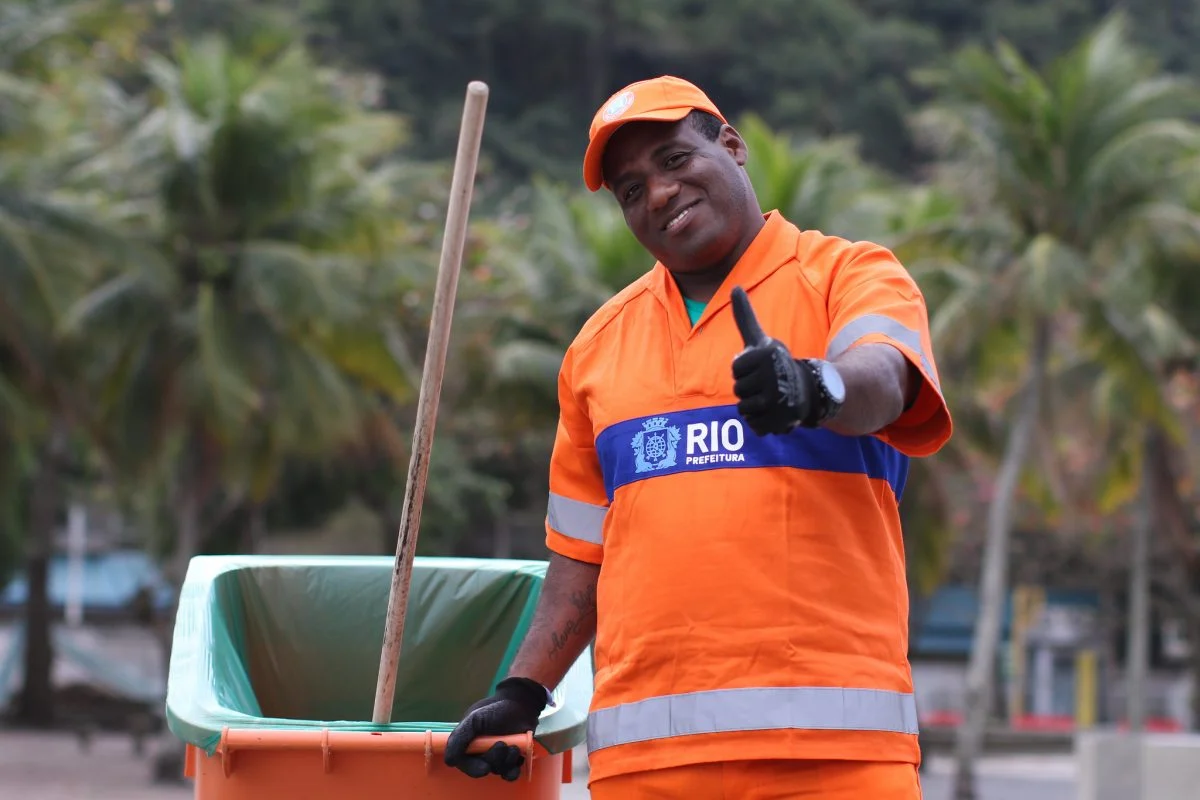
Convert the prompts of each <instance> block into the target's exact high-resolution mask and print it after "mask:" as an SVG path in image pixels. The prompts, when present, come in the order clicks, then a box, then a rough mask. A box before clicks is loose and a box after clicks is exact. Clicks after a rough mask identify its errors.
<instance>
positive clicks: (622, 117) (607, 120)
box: [583, 75, 726, 192]
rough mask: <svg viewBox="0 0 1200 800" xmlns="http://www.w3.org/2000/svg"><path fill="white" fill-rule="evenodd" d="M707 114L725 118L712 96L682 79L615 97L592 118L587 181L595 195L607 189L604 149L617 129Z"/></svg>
mask: <svg viewBox="0 0 1200 800" xmlns="http://www.w3.org/2000/svg"><path fill="white" fill-rule="evenodd" d="M695 110H700V111H707V112H709V113H710V114H713V115H714V116H716V117H717V118H718V119H720V120H721V122H725V121H726V120H725V117H724V116H723V115H722V114H721V112H720V111H719V110H717V106H716V105H715V104H714V103H713V101H712V100H709V99H708V95H706V94H705V93H704V92H702V91H700V89H699V88H698V87H696V86H695V85H693V84H691V83H688V82H687V81H685V80H683V79H682V78H676V77H673V76H671V75H662V76H660V77H658V78H651V79H649V80H645V81H638V82H637V83H631V84H629V85H628V86H626V87H625V88H624V89H621V90H620V91H619V92H617V93H616V94H614V95H613V96H612V97H610V98H608V100H607V101H606V102H605V103H604V105H602V106H601V107H600V109H599V110H598V111H597V112H596V115H595V116H594V117H592V127H591V130H590V131H589V132H588V147H587V152H586V153H584V155H583V180H584V182H585V183H586V184H587V187H588V188H589V189H591V190H592V191H593V192H594V191H596V190H597V189H599V188H600V187H601V186H603V185H604V176H603V170H602V169H601V164H602V162H603V160H604V148H605V146H606V145H607V144H608V140H609V139H610V138H612V135H613V134H614V133H616V131H617V128H619V127H621V126H622V125H624V124H625V123H627V122H634V121H636V120H650V121H654V122H676V121H678V120H681V119H683V118H684V117H686V116H687V115H688V114H690V113H691V112H692V111H695Z"/></svg>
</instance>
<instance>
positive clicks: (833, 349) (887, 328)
mask: <svg viewBox="0 0 1200 800" xmlns="http://www.w3.org/2000/svg"><path fill="white" fill-rule="evenodd" d="M872 333H882V334H883V335H884V336H887V337H889V338H891V339H895V340H896V341H897V342H899V343H900V344H902V345H905V346H906V347H910V348H912V350H913V351H914V352H915V353H916V354H917V355H919V356H920V357H921V366H922V367H923V368H924V369H925V374H927V375H928V376H929V377H930V378H931V379H932V380H933V383H934V386H937V387H938V391H941V386H940V385H938V380H937V377H936V376H935V375H934V373H933V366H932V365H931V364H930V363H929V359H928V358H927V357H926V355H925V348H924V347H922V346H921V334H919V333H917V332H916V331H914V330H913V329H912V328H909V327H907V326H905V325H902V324H900V323H899V322H897V321H896V320H894V319H892V318H891V317H885V316H884V315H883V314H865V315H863V316H861V317H859V318H857V319H854V320H851V321H850V322H849V323H847V324H846V325H845V326H844V327H843V328H842V329H841V330H840V331H838V332H837V336H834V337H833V341H831V342H830V343H829V347H827V348H826V349H825V358H826V359H828V360H830V361H832V360H833V359H835V358H837V357H838V356H840V355H841V354H842V353H844V352H846V351H847V350H849V349H850V346H851V345H853V344H854V343H855V342H857V341H858V340H859V339H861V338H862V337H864V336H867V335H868V334H872Z"/></svg>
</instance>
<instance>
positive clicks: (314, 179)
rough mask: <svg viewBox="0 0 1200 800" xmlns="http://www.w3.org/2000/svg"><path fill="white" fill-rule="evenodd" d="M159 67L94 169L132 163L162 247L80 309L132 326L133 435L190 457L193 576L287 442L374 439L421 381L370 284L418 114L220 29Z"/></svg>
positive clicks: (105, 321)
mask: <svg viewBox="0 0 1200 800" xmlns="http://www.w3.org/2000/svg"><path fill="white" fill-rule="evenodd" d="M146 71H147V73H148V75H149V77H150V78H151V79H152V80H153V82H154V99H153V101H152V103H151V105H149V106H148V107H147V109H146V111H145V113H144V115H143V116H142V117H141V119H140V120H138V122H137V124H136V126H135V127H133V129H132V130H131V131H130V132H129V135H128V136H127V137H126V139H125V140H124V141H123V143H122V145H121V146H120V147H117V148H113V149H111V150H109V151H107V152H105V153H104V154H103V155H102V156H100V157H98V158H96V159H94V160H93V161H92V162H91V163H90V164H88V166H87V172H88V174H90V175H96V176H100V175H118V176H121V183H122V184H123V185H122V186H120V187H117V188H120V189H121V190H122V191H123V192H124V196H125V197H126V198H127V202H128V203H129V204H130V205H131V207H134V208H143V209H144V213H143V214H142V215H141V216H140V217H138V218H135V219H133V220H131V222H130V225H131V230H133V231H136V232H137V234H138V235H139V236H141V237H143V238H144V239H145V240H146V241H147V242H149V243H151V244H153V246H154V247H155V249H156V252H157V254H158V258H156V259H154V260H152V261H150V262H147V263H144V264H142V265H140V266H135V267H132V268H124V269H118V270H116V271H115V272H114V273H113V274H112V275H111V276H110V277H109V279H108V280H106V281H105V282H104V283H102V284H101V285H100V286H99V287H98V288H96V289H95V290H94V291H93V292H91V293H90V294H89V295H88V296H86V297H85V298H83V299H82V300H81V301H80V302H79V303H78V304H77V305H76V306H75V308H74V309H73V313H72V317H71V320H72V324H73V325H76V326H78V325H84V324H88V325H93V326H94V325H101V326H104V327H106V329H107V330H109V331H110V332H111V334H112V347H111V348H110V349H109V350H108V352H107V356H106V358H105V360H104V361H102V363H101V364H100V370H101V371H102V372H103V373H104V374H106V375H109V376H111V381H112V383H111V387H112V389H111V391H110V392H109V393H107V394H106V395H105V397H108V398H109V399H110V402H109V404H108V405H107V406H106V408H105V410H106V412H107V413H108V415H109V419H110V422H111V423H112V427H111V428H110V430H111V431H113V432H114V433H113V436H112V443H113V445H114V452H116V451H121V452H120V454H119V456H120V460H122V461H123V463H124V464H125V465H126V467H128V468H130V469H133V468H134V465H135V464H136V465H139V466H141V467H143V468H145V467H148V466H152V465H159V464H161V463H162V462H161V458H162V457H163V456H165V457H166V458H167V462H166V463H167V464H169V465H170V466H169V468H168V469H169V472H170V474H171V475H172V476H173V481H172V484H173V494H172V496H171V497H170V499H169V502H170V504H171V505H172V506H173V507H174V508H175V509H176V515H175V517H176V518H175V522H176V535H177V542H176V546H175V558H174V559H173V561H172V562H171V565H170V569H169V572H170V573H171V575H172V577H173V579H174V580H176V581H180V580H182V578H183V573H184V571H185V569H186V565H187V563H188V561H189V560H190V558H191V556H192V555H194V554H196V553H197V552H199V550H200V548H202V547H203V546H204V542H205V533H204V530H202V528H203V527H204V525H205V523H204V522H203V520H204V519H205V516H206V514H208V515H211V513H213V512H214V511H217V512H219V510H220V508H222V507H223V508H225V510H228V509H229V508H232V507H237V506H238V505H240V504H241V503H242V502H243V501H246V502H249V503H250V504H251V505H252V506H255V507H258V506H261V504H262V503H263V502H264V501H265V499H266V497H267V495H268V494H269V492H270V490H271V488H272V487H273V485H274V483H275V481H276V478H277V475H278V471H279V468H280V465H281V463H282V460H283V458H284V457H285V456H297V457H306V456H307V457H313V456H318V455H323V454H326V453H328V452H329V448H330V447H331V446H337V445H338V444H339V443H347V442H352V441H355V440H359V439H361V438H362V437H363V435H364V432H365V431H366V430H367V427H368V425H376V426H377V425H389V424H390V419H391V418H390V417H389V416H388V414H387V413H386V412H387V402H389V401H390V402H402V401H403V400H405V399H406V398H407V397H408V396H409V390H410V384H409V381H408V378H407V376H406V374H405V372H404V370H403V368H402V367H401V365H400V364H399V362H398V361H397V359H396V358H395V354H394V353H393V352H392V350H391V349H389V343H390V339H389V335H388V333H389V332H388V331H387V330H385V326H384V325H383V324H381V322H380V320H381V319H383V318H381V317H380V316H379V315H378V314H377V313H376V312H377V311H378V307H377V305H376V304H377V303H378V302H379V299H378V298H377V297H373V296H371V295H370V294H369V292H370V291H372V290H373V289H376V288H378V287H379V286H380V285H381V284H380V281H381V280H387V278H386V275H387V274H388V271H389V270H390V269H391V267H390V265H389V264H388V263H387V262H386V260H385V259H386V257H387V256H389V255H390V254H391V253H390V250H389V249H388V248H389V247H390V246H391V243H392V242H394V241H396V239H395V238H394V237H396V236H397V230H396V227H397V223H396V222H394V221H393V220H390V219H389V218H388V216H387V211H388V207H387V203H388V202H389V201H390V199H391V198H392V197H393V196H394V190H395V186H396V182H397V181H398V180H399V179H400V176H399V175H398V173H397V171H396V170H395V169H393V168H390V167H387V166H380V164H381V163H382V159H383V158H384V157H385V156H386V155H388V154H389V153H390V152H391V151H392V150H393V149H394V148H395V147H396V146H397V145H398V144H399V143H400V142H401V141H402V140H401V136H402V134H403V130H402V128H401V126H400V125H399V123H398V121H397V120H396V119H394V118H392V117H389V116H386V115H383V114H375V113H372V112H370V111H368V110H365V109H363V108H362V107H360V105H359V104H360V101H361V99H362V98H361V96H360V95H359V94H358V92H360V87H359V86H356V85H355V84H354V83H353V82H351V81H350V80H348V79H347V78H345V77H343V76H339V75H331V74H327V73H326V72H324V71H323V70H320V69H318V68H316V67H315V66H314V65H313V64H312V63H311V62H310V60H309V59H308V56H307V54H306V53H305V52H304V51H303V50H302V49H299V48H290V49H287V50H284V51H281V52H275V53H269V54H268V55H266V56H246V55H243V54H240V53H237V52H233V51H232V50H231V49H230V47H229V46H228V45H227V44H226V43H225V42H224V41H223V40H220V39H205V40H203V41H200V42H197V43H194V44H187V45H182V46H180V48H179V50H178V54H177V61H170V60H167V59H165V58H161V57H158V56H150V57H149V58H148V59H147V62H146ZM387 296H392V295H390V294H389V295H387ZM115 432H119V433H115ZM154 468H158V467H157V466H155V467H154ZM138 474H140V473H138ZM222 490H225V491H222ZM222 498H223V500H222ZM214 503H216V504H217V506H216V507H214Z"/></svg>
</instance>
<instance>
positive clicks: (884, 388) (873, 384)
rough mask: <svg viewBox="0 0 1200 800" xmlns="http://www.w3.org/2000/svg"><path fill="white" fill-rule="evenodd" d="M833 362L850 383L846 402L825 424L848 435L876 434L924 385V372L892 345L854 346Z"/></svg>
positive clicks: (897, 414)
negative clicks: (922, 375) (922, 380)
mask: <svg viewBox="0 0 1200 800" xmlns="http://www.w3.org/2000/svg"><path fill="white" fill-rule="evenodd" d="M833 364H834V366H836V367H837V369H838V372H839V373H841V376H842V380H843V382H844V383H845V384H846V402H845V404H843V405H842V409H841V411H840V412H838V415H837V416H836V417H834V418H833V419H832V420H830V421H829V422H827V423H826V424H825V427H826V428H828V429H829V430H831V431H835V432H836V433H841V434H845V435H847V436H865V435H868V434H872V433H875V432H876V431H879V430H882V429H883V428H885V427H887V426H888V425H890V424H891V423H893V422H895V421H896V419H897V418H899V416H900V415H901V414H902V413H904V410H905V409H906V408H908V407H909V406H910V405H911V404H912V401H913V400H914V399H915V398H916V393H917V390H918V389H919V388H920V386H921V373H920V372H919V371H918V370H917V368H916V367H914V366H913V365H912V363H911V362H909V360H908V359H906V358H905V357H904V355H903V354H902V353H901V352H900V351H899V350H897V349H896V348H894V347H892V346H891V345H886V344H874V343H872V344H864V345H860V346H858V347H853V348H851V349H849V350H847V351H846V352H845V353H843V354H842V355H840V356H839V357H837V358H836V359H834V360H833Z"/></svg>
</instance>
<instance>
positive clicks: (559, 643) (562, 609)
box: [508, 553, 600, 689]
mask: <svg viewBox="0 0 1200 800" xmlns="http://www.w3.org/2000/svg"><path fill="white" fill-rule="evenodd" d="M599 577H600V567H599V566H598V565H596V564H588V563H585V562H583V561H575V560H574V559H570V558H565V557H564V556H561V555H558V554H557V553H553V554H551V556H550V565H549V567H548V568H547V570H546V580H545V583H544V584H543V585H542V594H541V597H539V598H538V604H537V608H536V609H534V613H533V621H532V622H531V623H530V625H529V632H528V633H526V635H525V639H524V641H522V642H521V647H520V649H519V650H518V651H517V655H516V657H515V658H514V659H513V663H512V666H511V667H510V668H509V671H508V674H509V675H510V676H520V677H523V678H532V679H533V680H535V681H537V682H538V683H540V684H542V685H543V686H545V687H546V688H548V689H553V688H554V687H555V686H557V685H558V683H559V681H561V680H562V679H563V676H564V675H566V674H567V670H569V669H570V668H571V665H572V664H574V663H575V660H576V659H577V658H579V654H580V653H582V652H583V650H584V648H586V647H587V645H588V643H589V642H591V640H592V637H594V636H595V635H596V582H597V580H598V579H599Z"/></svg>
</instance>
